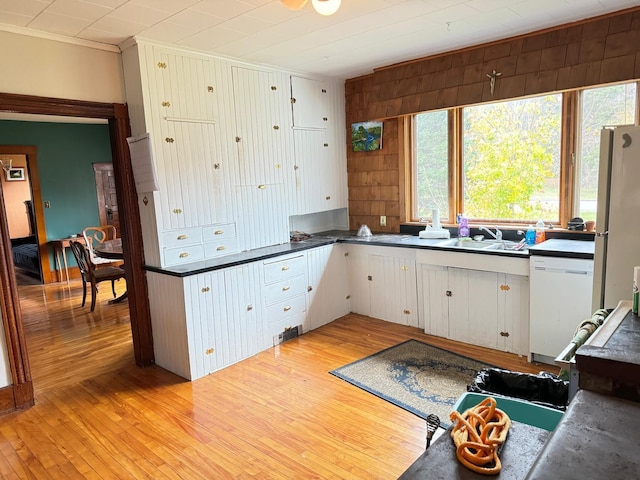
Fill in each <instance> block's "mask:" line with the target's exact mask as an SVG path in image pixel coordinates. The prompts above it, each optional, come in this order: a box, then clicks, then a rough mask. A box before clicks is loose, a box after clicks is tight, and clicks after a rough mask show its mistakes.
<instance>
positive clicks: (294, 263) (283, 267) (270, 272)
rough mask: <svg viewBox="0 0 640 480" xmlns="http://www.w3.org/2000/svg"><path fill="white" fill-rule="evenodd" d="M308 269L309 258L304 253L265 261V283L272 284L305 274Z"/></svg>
mask: <svg viewBox="0 0 640 480" xmlns="http://www.w3.org/2000/svg"><path fill="white" fill-rule="evenodd" d="M306 271H307V259H306V256H304V255H299V256H297V257H291V258H286V259H283V260H276V261H273V262H264V283H265V284H267V285H268V284H270V283H274V282H279V281H281V280H285V279H288V278H293V277H297V276H298V275H303V274H304V273H305V272H306Z"/></svg>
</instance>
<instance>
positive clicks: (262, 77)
mask: <svg viewBox="0 0 640 480" xmlns="http://www.w3.org/2000/svg"><path fill="white" fill-rule="evenodd" d="M232 70H233V93H234V104H235V123H236V144H237V149H238V182H239V183H238V184H239V185H259V184H277V183H283V182H284V181H285V180H286V175H287V173H289V174H292V164H291V157H292V152H293V136H292V133H291V120H290V116H289V112H288V107H289V103H288V102H289V98H288V95H287V83H286V82H287V77H286V75H283V74H281V73H277V72H271V71H262V70H255V69H250V68H241V67H233V68H232Z"/></svg>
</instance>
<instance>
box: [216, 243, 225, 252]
mask: <svg viewBox="0 0 640 480" xmlns="http://www.w3.org/2000/svg"><path fill="white" fill-rule="evenodd" d="M216 250H217V251H219V252H221V251H222V250H224V245H220V246H219V247H218V248H216Z"/></svg>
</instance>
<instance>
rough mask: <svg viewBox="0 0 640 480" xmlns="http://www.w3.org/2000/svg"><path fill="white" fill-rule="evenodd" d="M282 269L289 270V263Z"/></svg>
mask: <svg viewBox="0 0 640 480" xmlns="http://www.w3.org/2000/svg"><path fill="white" fill-rule="evenodd" d="M280 270H282V271H283V272H286V271H287V270H289V265H285V266H284V267H282V268H281V269H280Z"/></svg>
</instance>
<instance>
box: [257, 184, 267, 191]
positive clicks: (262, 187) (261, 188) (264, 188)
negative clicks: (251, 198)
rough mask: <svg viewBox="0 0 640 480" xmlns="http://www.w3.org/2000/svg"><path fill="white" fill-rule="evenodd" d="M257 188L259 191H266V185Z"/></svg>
mask: <svg viewBox="0 0 640 480" xmlns="http://www.w3.org/2000/svg"><path fill="white" fill-rule="evenodd" d="M258 188H259V189H260V190H266V188H267V186H266V185H264V184H263V185H258Z"/></svg>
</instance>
